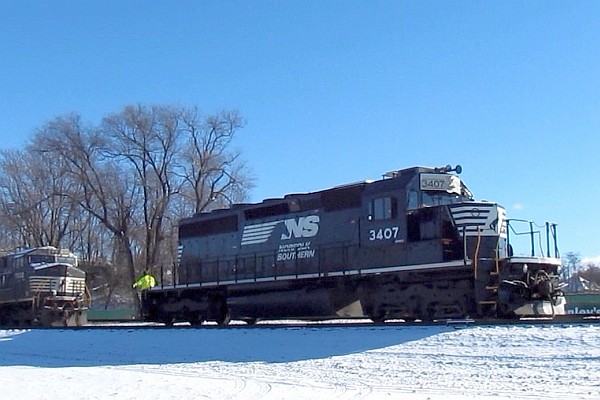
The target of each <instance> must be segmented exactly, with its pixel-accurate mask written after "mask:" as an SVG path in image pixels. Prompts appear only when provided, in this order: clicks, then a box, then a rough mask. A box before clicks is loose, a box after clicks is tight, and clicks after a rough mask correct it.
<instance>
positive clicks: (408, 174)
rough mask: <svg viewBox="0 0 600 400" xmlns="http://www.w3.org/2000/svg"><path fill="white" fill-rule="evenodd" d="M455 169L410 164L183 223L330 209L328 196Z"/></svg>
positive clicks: (353, 195)
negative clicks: (373, 177)
mask: <svg viewBox="0 0 600 400" xmlns="http://www.w3.org/2000/svg"><path fill="white" fill-rule="evenodd" d="M452 171H456V172H457V173H460V171H461V167H460V166H459V165H457V166H456V167H455V168H452V167H451V166H450V165H447V166H445V167H438V168H433V167H422V166H416V167H410V168H405V169H401V170H395V171H390V172H387V173H385V174H383V175H382V178H381V179H378V180H376V181H373V180H365V181H359V182H354V183H348V184H343V185H339V186H334V187H331V188H328V189H323V190H318V191H314V192H308V193H291V194H287V195H284V196H283V197H281V198H269V199H265V200H263V201H261V202H257V203H236V204H233V205H231V207H230V208H225V209H216V210H213V211H209V212H203V213H199V214H195V215H194V216H192V217H190V218H184V219H182V220H181V222H180V224H183V223H187V222H192V221H196V220H198V219H201V220H205V219H213V218H219V217H221V216H224V215H226V214H230V215H231V213H233V212H236V213H237V212H238V211H243V212H244V213H245V214H246V219H254V218H260V217H264V216H269V215H283V214H287V213H290V212H296V211H305V210H313V209H317V208H321V207H324V208H325V209H328V199H330V200H331V201H335V202H338V203H339V202H340V201H342V202H346V203H347V202H352V201H357V198H358V197H360V196H361V195H362V193H363V192H364V191H365V190H367V188H368V185H370V184H371V183H373V182H383V181H390V185H394V186H397V185H399V186H405V185H407V184H408V182H410V180H411V179H412V178H413V177H414V176H416V175H418V174H420V173H448V172H452ZM392 182H393V183H392ZM342 195H343V196H342ZM331 201H329V203H331ZM334 207H335V206H334ZM329 208H330V207H329Z"/></svg>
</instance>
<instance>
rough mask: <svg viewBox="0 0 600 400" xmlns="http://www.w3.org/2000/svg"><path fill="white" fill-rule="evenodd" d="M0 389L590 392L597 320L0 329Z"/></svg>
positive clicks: (448, 395) (598, 377) (157, 395)
mask: <svg viewBox="0 0 600 400" xmlns="http://www.w3.org/2000/svg"><path fill="white" fill-rule="evenodd" d="M0 388H1V389H0V390H1V393H2V398H4V399H110V398H114V399H137V400H139V399H144V400H146V399H417V400H425V399H432V400H433V399H449V400H452V399H492V398H493V399H513V400H514V399H561V400H563V399H600V324H593V325H585V324H584V325H548V326H540V325H535V326H534V325H528V326H495V327H482V326H469V327H464V328H460V329H457V328H454V327H448V326H434V327H428V326H397V325H394V326H384V327H379V326H372V325H365V326H358V327H348V328H340V327H334V326H310V325H309V326H307V327H294V328H282V327H273V328H270V329H264V328H263V329H254V328H243V327H238V328H236V329H227V330H225V329H185V328H174V329H166V328H165V329H140V328H135V329H134V328H131V329H110V330H94V329H83V330H4V331H2V330H0Z"/></svg>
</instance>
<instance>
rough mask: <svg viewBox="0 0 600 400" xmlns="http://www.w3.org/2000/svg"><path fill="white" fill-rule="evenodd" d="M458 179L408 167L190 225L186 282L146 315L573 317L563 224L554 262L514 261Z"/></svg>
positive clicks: (185, 232)
mask: <svg viewBox="0 0 600 400" xmlns="http://www.w3.org/2000/svg"><path fill="white" fill-rule="evenodd" d="M460 172H461V168H460V166H457V167H456V168H452V167H450V166H447V167H442V168H425V167H414V168H408V169H404V170H399V171H393V172H390V173H387V174H385V175H384V176H383V178H382V179H380V180H377V181H371V182H369V181H365V182H360V183H354V184H349V185H345V186H340V187H334V188H332V189H328V190H323V191H318V192H314V193H306V194H290V195H287V196H285V197H283V198H280V199H270V200H265V201H263V202H261V203H258V204H236V205H233V206H232V207H231V208H229V209H224V210H216V211H213V212H210V213H202V214H199V215H195V216H193V217H191V218H188V219H184V220H182V221H181V222H180V226H179V244H180V262H179V264H178V268H177V270H176V276H177V279H176V283H175V284H173V285H169V286H165V285H159V286H158V287H155V288H153V289H150V290H147V291H145V292H144V294H143V302H142V303H143V306H142V308H143V310H142V311H143V316H144V318H145V319H146V320H149V321H162V322H165V323H172V322H175V321H189V322H191V323H192V324H199V323H202V322H203V321H205V320H214V321H217V322H218V323H219V324H226V323H228V322H229V320H230V319H231V318H235V319H238V320H245V321H247V322H249V323H253V322H255V321H257V320H259V319H280V318H306V319H325V318H340V317H344V318H346V317H350V318H352V317H362V318H364V317H368V318H371V319H372V320H374V321H383V320H387V319H403V320H406V321H412V320H415V319H420V320H435V319H450V318H463V317H471V318H516V317H519V316H529V315H532V316H533V315H535V316H552V315H556V314H564V296H563V294H562V292H561V290H560V285H559V277H558V274H559V268H560V265H561V261H560V259H559V256H558V250H557V246H556V226H555V225H554V224H546V228H547V229H546V234H547V235H545V238H546V245H547V249H546V254H545V255H539V256H536V255H535V253H534V250H533V248H532V249H531V253H530V254H529V253H528V254H527V255H526V256H516V255H513V254H512V247H511V244H510V241H509V236H510V232H511V231H512V228H511V222H510V221H508V220H507V219H506V216H505V210H504V209H503V208H502V207H501V206H499V205H498V204H495V203H492V202H487V201H475V200H473V197H472V194H471V192H470V191H469V189H468V188H467V187H466V186H465V184H464V183H463V182H462V181H461V179H460V178H459V177H458V174H460ZM513 232H514V231H513ZM538 233H539V232H537V233H536V232H534V231H533V230H531V231H530V232H529V234H530V235H531V237H532V241H533V237H534V236H535V235H536V234H538ZM542 233H543V232H542ZM541 236H544V235H541ZM537 242H538V240H536V243H537ZM550 253H552V254H550ZM161 281H162V280H161Z"/></svg>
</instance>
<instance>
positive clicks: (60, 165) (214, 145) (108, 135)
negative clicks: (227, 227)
mask: <svg viewBox="0 0 600 400" xmlns="http://www.w3.org/2000/svg"><path fill="white" fill-rule="evenodd" d="M243 126H244V121H243V119H242V117H241V116H240V115H239V114H238V113H237V112H235V111H222V112H219V113H216V114H214V115H208V116H202V115H200V114H199V112H198V110H197V109H190V108H183V107H171V106H151V107H148V106H143V105H137V106H127V107H125V108H123V109H122V110H121V111H120V112H118V113H115V114H111V115H109V116H107V117H106V118H104V119H103V121H102V124H101V125H100V126H98V127H92V126H87V125H85V124H84V123H83V122H82V119H81V117H80V116H79V115H78V114H70V115H66V116H63V117H58V118H55V119H53V120H52V121H50V122H48V123H47V124H45V125H44V126H43V127H41V128H40V129H39V130H38V131H37V132H36V135H35V137H34V140H33V141H32V144H31V145H30V146H29V147H27V149H26V151H24V152H15V153H9V152H6V153H4V154H2V155H0V199H1V200H2V203H1V207H0V208H2V212H3V214H4V215H5V216H8V217H12V219H11V218H5V220H6V222H5V223H4V224H0V230H2V229H4V230H6V231H10V232H13V236H12V237H13V239H14V242H23V243H25V244H29V245H43V244H55V245H61V244H62V245H63V246H64V245H66V246H68V247H70V248H72V249H75V250H77V251H78V253H79V254H80V255H81V256H82V259H83V260H84V261H85V263H86V265H89V266H90V268H95V269H96V270H98V268H101V267H98V266H107V267H106V270H107V271H108V270H109V269H110V270H111V271H113V272H111V273H110V274H109V275H110V277H109V278H110V279H109V278H106V280H107V282H108V285H109V286H110V287H107V293H108V295H107V297H106V302H107V304H108V302H110V297H111V295H112V293H113V292H114V290H115V288H116V286H118V285H119V282H118V281H116V280H115V279H118V280H119V281H120V282H121V284H122V283H123V281H124V283H125V284H126V286H127V287H128V288H129V289H131V282H133V280H134V279H135V278H136V276H137V272H139V271H141V270H142V269H146V268H149V267H157V266H168V270H169V271H174V268H173V267H174V265H175V262H176V260H177V254H178V247H177V232H176V230H177V224H178V221H179V219H181V218H183V217H186V216H190V215H191V214H193V213H195V212H204V211H209V210H212V209H215V208H223V207H228V206H229V205H230V204H231V203H234V202H239V201H243V200H244V199H245V198H246V196H247V193H248V190H249V189H250V188H252V186H253V178H252V177H251V174H250V173H249V172H248V169H247V167H246V165H245V164H244V162H243V161H242V160H241V158H240V152H239V151H237V150H234V149H232V148H231V144H232V140H233V138H234V136H235V134H236V133H237V131H238V130H239V129H241V128H242V127H243ZM7 222H10V223H11V224H7ZM15 232H18V235H17V234H16V233H15ZM109 267H110V268H109ZM161 271H162V269H161ZM154 272H155V273H156V272H158V271H157V270H155V271H154ZM106 273H108V272H106ZM103 274H104V272H103ZM96 275H98V276H99V275H102V274H96ZM105 275H106V274H105ZM107 276H108V275H107ZM113 278H115V279H113ZM163 278H165V279H166V277H163ZM168 279H169V280H170V282H176V278H175V277H174V276H173V275H171V276H170V277H169V278H168ZM131 293H132V294H133V293H135V292H133V291H131ZM132 298H133V299H134V300H135V304H136V307H138V309H139V299H138V297H137V296H132Z"/></svg>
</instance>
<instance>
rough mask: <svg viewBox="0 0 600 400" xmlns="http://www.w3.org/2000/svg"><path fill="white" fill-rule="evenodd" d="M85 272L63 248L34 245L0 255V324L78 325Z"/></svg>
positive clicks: (85, 304)
mask: <svg viewBox="0 0 600 400" xmlns="http://www.w3.org/2000/svg"><path fill="white" fill-rule="evenodd" d="M85 278H86V274H85V272H84V271H82V270H81V269H79V268H77V258H76V257H75V255H74V254H73V253H71V252H69V251H67V250H60V249H57V248H55V247H52V246H46V247H38V248H32V249H27V250H23V251H19V252H16V253H11V254H6V255H3V256H1V257H0V326H10V327H23V326H33V325H41V326H81V325H84V324H86V323H87V309H88V308H89V305H90V296H89V292H88V291H87V287H86V281H85Z"/></svg>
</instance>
